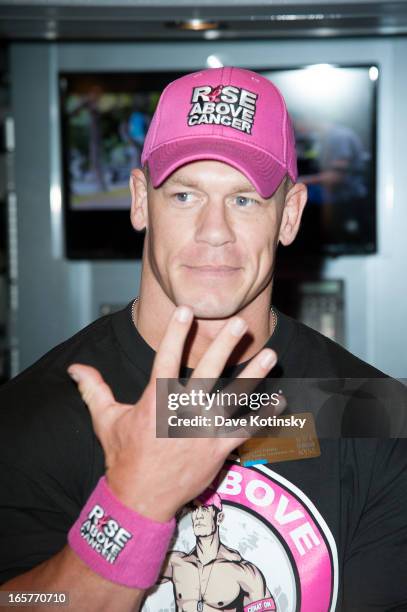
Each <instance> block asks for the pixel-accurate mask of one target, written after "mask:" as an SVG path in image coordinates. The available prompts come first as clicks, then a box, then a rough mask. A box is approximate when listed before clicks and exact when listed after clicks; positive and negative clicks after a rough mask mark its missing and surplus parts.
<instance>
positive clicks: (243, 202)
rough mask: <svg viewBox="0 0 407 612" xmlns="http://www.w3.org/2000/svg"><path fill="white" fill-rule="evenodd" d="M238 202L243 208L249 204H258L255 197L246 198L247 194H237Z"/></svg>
mask: <svg viewBox="0 0 407 612" xmlns="http://www.w3.org/2000/svg"><path fill="white" fill-rule="evenodd" d="M236 204H237V205H238V206H240V207H241V208H246V207H248V206H253V205H254V204H257V200H255V199H254V198H246V197H245V196H237V197H236Z"/></svg>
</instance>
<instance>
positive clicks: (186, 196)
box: [175, 191, 191, 202]
mask: <svg viewBox="0 0 407 612" xmlns="http://www.w3.org/2000/svg"><path fill="white" fill-rule="evenodd" d="M175 199H176V200H177V201H178V202H190V201H191V194H190V193H187V192H186V191H185V192H180V193H176V194H175Z"/></svg>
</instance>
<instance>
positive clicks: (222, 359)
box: [193, 317, 247, 378]
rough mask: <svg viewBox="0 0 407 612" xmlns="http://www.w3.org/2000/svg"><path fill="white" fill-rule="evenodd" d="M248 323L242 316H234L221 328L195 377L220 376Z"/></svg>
mask: <svg viewBox="0 0 407 612" xmlns="http://www.w3.org/2000/svg"><path fill="white" fill-rule="evenodd" d="M246 330H247V323H246V322H245V321H244V319H242V318H241V317H233V318H232V319H230V320H229V321H228V322H227V323H226V324H225V325H224V327H223V328H222V329H221V330H220V332H219V334H218V335H217V336H216V338H215V340H214V341H213V342H212V344H211V345H210V346H209V348H208V349H207V351H206V353H205V354H204V356H203V357H202V358H201V359H200V361H199V363H198V365H197V366H196V368H195V370H194V373H193V378H218V377H219V376H220V375H221V373H222V370H223V368H224V367H225V364H226V362H227V360H228V358H229V357H230V354H231V352H232V350H233V349H234V348H235V346H236V345H237V343H238V342H239V341H240V339H241V337H242V336H243V334H244V333H245V331H246Z"/></svg>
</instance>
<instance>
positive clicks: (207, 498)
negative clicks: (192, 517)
mask: <svg viewBox="0 0 407 612" xmlns="http://www.w3.org/2000/svg"><path fill="white" fill-rule="evenodd" d="M196 499H197V500H198V501H200V502H201V505H202V506H204V507H205V508H208V507H209V506H215V508H217V509H218V510H222V500H221V498H220V495H218V493H216V491H213V490H211V489H206V490H205V491H204V492H203V493H201V494H200V495H198V497H197V498H196Z"/></svg>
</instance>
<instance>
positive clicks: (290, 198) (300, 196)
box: [278, 183, 307, 246]
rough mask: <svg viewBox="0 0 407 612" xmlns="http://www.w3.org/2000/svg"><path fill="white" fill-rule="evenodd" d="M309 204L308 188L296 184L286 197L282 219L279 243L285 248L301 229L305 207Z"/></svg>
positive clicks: (301, 184)
mask: <svg viewBox="0 0 407 612" xmlns="http://www.w3.org/2000/svg"><path fill="white" fill-rule="evenodd" d="M306 202H307V188H306V186H305V185H304V184H303V183H295V185H293V186H292V187H291V188H290V190H289V191H288V193H287V194H286V197H285V203H284V209H283V216H282V219H281V225H280V233H279V236H278V239H279V241H280V242H281V244H283V245H284V246H288V245H289V244H291V243H292V242H293V240H294V238H295V237H296V235H297V233H298V230H299V228H300V222H301V217H302V213H303V210H304V206H305V204H306Z"/></svg>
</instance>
